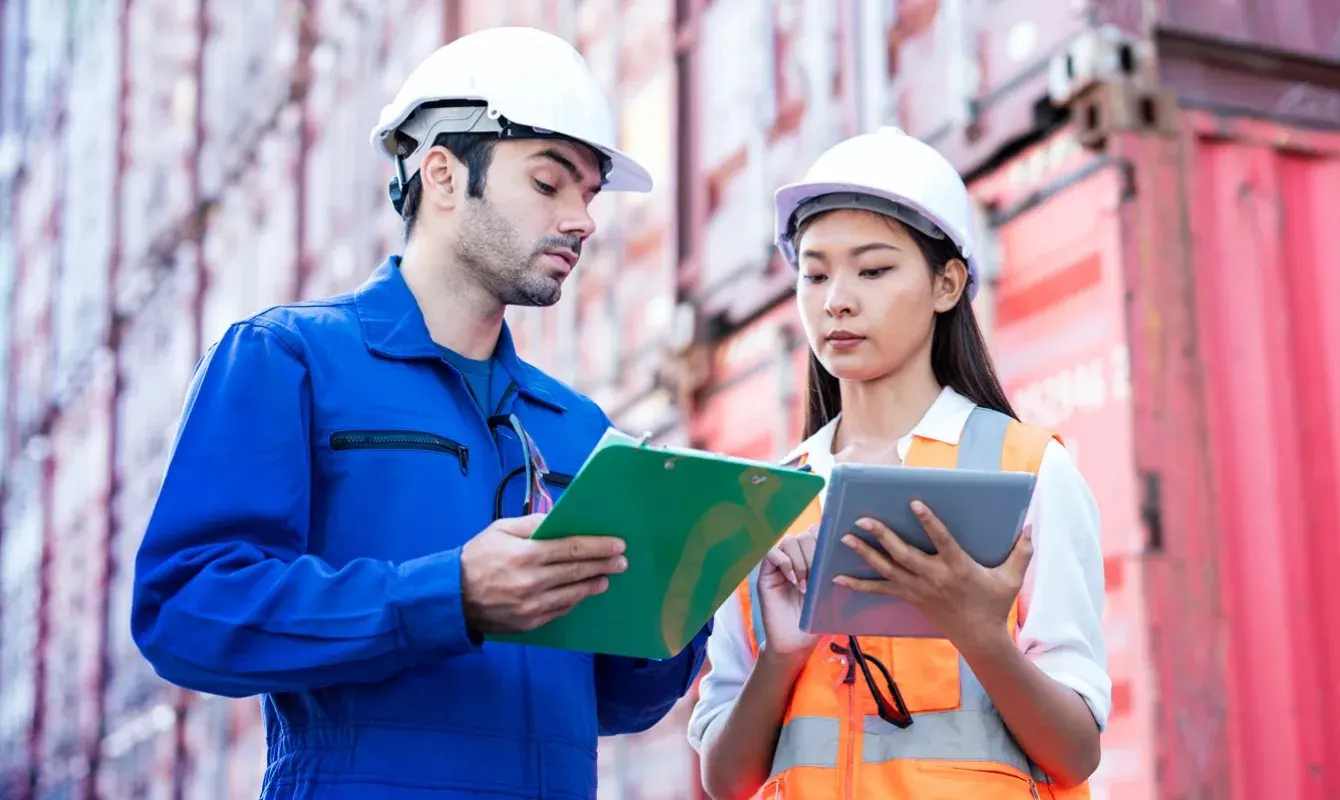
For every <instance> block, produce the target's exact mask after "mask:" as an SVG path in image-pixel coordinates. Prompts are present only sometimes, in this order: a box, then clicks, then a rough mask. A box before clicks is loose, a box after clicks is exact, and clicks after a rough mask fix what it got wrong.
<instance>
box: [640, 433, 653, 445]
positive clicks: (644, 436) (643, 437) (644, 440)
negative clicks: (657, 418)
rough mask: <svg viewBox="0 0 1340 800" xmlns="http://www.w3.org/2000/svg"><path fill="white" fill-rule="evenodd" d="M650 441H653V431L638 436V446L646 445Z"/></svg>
mask: <svg viewBox="0 0 1340 800" xmlns="http://www.w3.org/2000/svg"><path fill="white" fill-rule="evenodd" d="M650 442H651V431H647V432H646V433H644V434H642V435H641V436H639V437H637V446H638V447H646V446H647V445H648V444H649V443H650Z"/></svg>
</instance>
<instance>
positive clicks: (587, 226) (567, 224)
mask: <svg viewBox="0 0 1340 800" xmlns="http://www.w3.org/2000/svg"><path fill="white" fill-rule="evenodd" d="M558 230H559V233H562V234H564V235H565V236H576V237H577V238H578V239H582V240H586V239H589V238H591V236H592V234H594V233H595V232H596V221H595V218H594V217H592V216H591V211H590V209H589V208H588V207H587V205H586V204H585V203H580V204H574V205H573V206H572V207H570V208H566V209H564V212H563V216H562V218H561V220H560V222H559V225H558Z"/></svg>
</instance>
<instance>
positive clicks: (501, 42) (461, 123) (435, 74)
mask: <svg viewBox="0 0 1340 800" xmlns="http://www.w3.org/2000/svg"><path fill="white" fill-rule="evenodd" d="M436 104H449V105H436ZM425 105H427V106H428V107H425ZM466 132H482V133H493V134H495V135H498V136H500V137H503V138H521V137H528V136H535V135H540V136H544V135H552V134H558V135H561V136H565V137H568V138H571V139H575V140H577V141H580V142H583V143H585V144H587V145H589V146H590V147H592V148H593V149H594V150H596V151H597V153H598V154H600V155H601V156H603V158H602V159H601V160H602V169H603V171H604V173H605V174H604V185H603V189H604V190H605V191H630V192H647V191H650V190H651V186H652V181H651V176H650V175H649V174H648V173H647V170H646V169H644V168H643V167H642V165H640V164H638V163H637V162H636V161H634V160H633V159H631V158H629V157H628V156H627V155H626V154H624V153H623V152H622V151H620V150H619V149H618V148H617V147H615V146H614V145H615V142H616V140H617V135H616V128H615V124H614V116H613V114H612V112H611V110H610V106H609V103H608V101H607V100H606V98H605V94H604V92H603V91H601V88H600V85H599V84H598V83H597V81H596V78H595V75H594V74H592V72H591V70H590V68H589V67H588V66H587V64H586V61H585V60H584V59H583V58H582V55H581V54H580V53H578V52H577V50H576V49H575V48H574V47H573V46H572V45H570V44H568V42H566V41H565V40H563V39H562V38H560V37H558V36H555V35H553V34H550V33H546V32H544V31H541V30H537V29H535V28H523V27H498V28H486V29H484V30H480V31H476V32H474V33H470V34H466V35H465V36H462V37H460V38H458V39H455V40H453V41H452V42H450V43H448V44H446V45H443V46H442V47H440V48H438V49H437V50H436V51H435V52H434V53H433V54H432V55H430V56H428V58H426V59H424V60H423V62H422V63H420V64H419V65H418V66H417V67H415V68H414V71H413V72H411V73H410V75H409V77H408V78H406V79H405V83H404V85H402V86H401V87H400V91H399V92H397V93H396V96H395V99H394V100H392V101H391V103H390V104H389V105H387V106H385V107H384V108H382V112H381V117H380V119H379V120H378V122H377V126H376V127H375V128H373V129H372V133H371V135H370V137H369V139H370V141H371V144H372V147H373V149H374V150H376V151H377V152H378V153H379V154H381V155H383V156H385V157H387V158H390V159H391V160H392V161H393V162H395V164H396V167H397V172H398V177H399V179H400V180H401V181H402V182H407V181H408V180H409V179H410V178H412V177H413V176H414V174H415V173H416V172H418V169H419V162H420V161H422V159H423V155H424V153H426V152H427V150H428V148H430V147H431V146H432V144H433V140H434V139H436V138H437V136H438V135H439V134H441V133H466ZM397 134H400V135H403V136H407V137H409V138H410V139H411V140H413V145H412V148H411V149H410V150H409V152H405V151H404V150H402V149H401V146H400V144H399V143H398V142H397V138H398V136H397ZM393 184H394V181H393ZM393 196H394V191H393Z"/></svg>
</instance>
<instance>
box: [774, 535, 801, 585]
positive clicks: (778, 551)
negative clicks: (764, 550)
mask: <svg viewBox="0 0 1340 800" xmlns="http://www.w3.org/2000/svg"><path fill="white" fill-rule="evenodd" d="M784 545H785V542H782V543H780V544H778V545H777V546H776V547H774V548H772V549H771V550H769V551H768V555H767V561H768V563H770V564H772V565H773V567H774V568H776V569H777V571H779V572H781V573H782V574H783V575H785V576H786V579H787V580H788V581H790V582H791V583H795V582H796V568H795V565H794V564H792V563H791V555H790V554H789V553H787V552H786V550H785V549H784Z"/></svg>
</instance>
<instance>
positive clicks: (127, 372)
mask: <svg viewBox="0 0 1340 800" xmlns="http://www.w3.org/2000/svg"><path fill="white" fill-rule="evenodd" d="M196 282H197V275H196V273H195V262H194V261H183V262H182V263H181V264H179V266H178V269H176V270H174V271H173V272H171V273H169V275H168V276H166V278H165V280H164V281H163V283H161V284H159V285H158V287H157V290H156V291H155V292H154V293H153V294H152V295H150V296H148V297H147V298H146V299H145V301H144V302H143V303H142V304H141V306H140V308H139V311H138V313H136V314H135V315H134V316H133V317H131V318H130V319H129V321H128V323H127V325H126V327H125V328H124V329H123V331H122V335H121V342H120V345H121V353H120V357H121V392H120V394H119V395H118V397H117V412H116V414H117V425H118V426H119V427H118V436H117V445H118V448H117V453H116V470H117V493H116V497H115V499H114V500H113V503H114V508H113V513H114V517H115V531H114V533H113V538H112V542H111V545H110V546H111V550H112V564H111V574H110V575H109V576H108V581H107V585H108V588H107V591H108V604H109V608H108V619H109V630H108V635H107V640H108V641H107V648H108V652H107V671H108V672H107V679H106V690H105V691H106V713H107V714H108V716H109V717H111V718H115V719H121V718H127V717H129V716H131V715H132V714H133V713H134V712H135V711H137V710H138V709H142V708H146V707H150V706H152V705H153V704H154V703H155V702H158V701H160V700H161V698H162V696H163V695H164V694H165V692H166V690H167V688H168V686H167V684H166V683H165V682H164V681H162V679H160V678H158V676H157V675H155V674H154V672H153V670H152V669H151V668H150V667H149V665H148V663H147V662H146V661H145V660H144V658H143V657H142V656H141V655H140V653H139V650H138V648H136V646H135V643H134V642H133V641H132V640H131V638H130V607H131V596H132V591H133V579H134V563H135V553H136V550H137V549H138V548H139V543H140V540H141V539H142V538H143V535H144V528H145V525H146V524H147V523H148V520H149V513H150V510H151V509H152V507H153V503H154V501H155V499H156V498H157V496H158V487H159V484H160V483H161V480H162V476H163V469H164V467H165V466H166V460H167V455H168V451H169V449H170V448H171V446H172V442H173V439H174V437H175V434H176V428H177V422H178V419H179V417H180V414H181V409H182V403H183V401H184V398H185V394H186V389H187V386H188V384H189V382H190V378H191V373H192V371H193V369H194V366H195V363H196V359H197V353H196V340H197V337H198V329H199V323H198V321H197V319H196V315H195V313H194V303H193V297H194V295H195V291H196Z"/></svg>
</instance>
